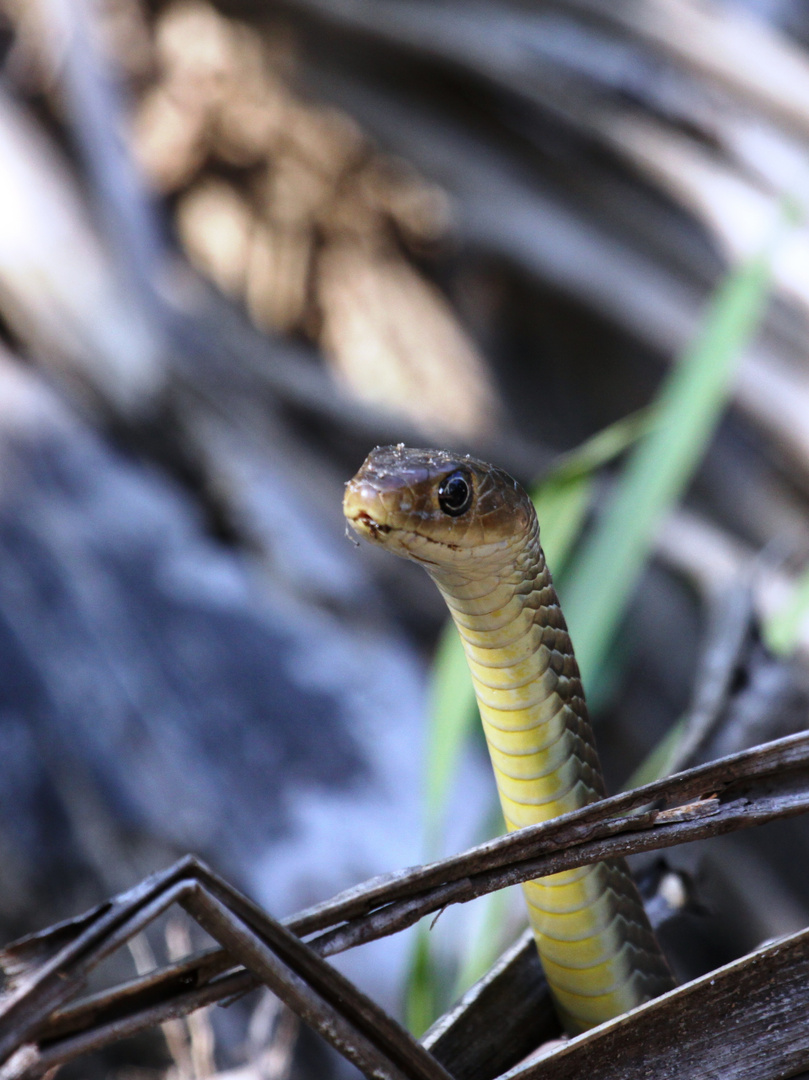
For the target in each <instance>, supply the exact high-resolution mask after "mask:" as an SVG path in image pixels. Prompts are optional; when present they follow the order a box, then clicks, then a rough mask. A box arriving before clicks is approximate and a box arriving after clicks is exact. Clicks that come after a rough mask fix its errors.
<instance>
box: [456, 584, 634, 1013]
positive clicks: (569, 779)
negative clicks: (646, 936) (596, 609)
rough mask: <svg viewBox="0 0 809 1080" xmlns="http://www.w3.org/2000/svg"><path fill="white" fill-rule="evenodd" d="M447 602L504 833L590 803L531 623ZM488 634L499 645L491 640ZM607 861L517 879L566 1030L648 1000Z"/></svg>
mask: <svg viewBox="0 0 809 1080" xmlns="http://www.w3.org/2000/svg"><path fill="white" fill-rule="evenodd" d="M460 606H461V605H460V604H459V601H458V600H457V598H454V601H453V603H452V604H451V605H450V607H451V610H453V615H454V616H455V617H456V622H457V623H459V625H458V629H459V631H460V633H461V636H462V638H463V641H464V648H465V650H466V654H467V659H468V660H469V666H470V669H471V671H472V676H473V680H474V685H475V692H476V695H477V698H478V705H479V707H480V712H481V717H482V720H483V726H484V730H485V733H486V739H487V742H488V744H489V751H490V754H491V758H492V764H493V766H494V771H495V778H496V780H497V788H498V792H499V795H500V802H501V805H502V808H503V814H504V816H505V819H506V824H507V826H508V828H509V830H512V829H517V828H522V827H523V826H526V825H533V824H536V823H538V822H542V821H547V820H549V819H550V818H554V817H557V816H558V815H559V814H563V813H566V812H567V811H569V810H574V809H577V808H578V807H580V806H583V805H586V804H587V803H588V802H590V801H592V798H593V794H592V791H591V790H590V789H589V788H588V787H587V784H586V782H585V780H584V779H583V768H582V763H581V762H580V761H579V759H578V758H577V756H576V752H575V745H574V739H573V736H572V735H571V732H570V730H569V719H570V718H569V717H568V715H567V712H566V711H567V710H568V709H569V708H570V706H569V705H567V704H566V703H565V702H564V701H563V700H562V698H561V697H560V695H559V694H558V693H557V692H556V686H557V683H558V677H557V675H556V674H555V673H554V671H553V670H552V667H551V666H550V653H549V650H548V649H547V647H546V646H544V645H541V644H539V635H538V632H537V630H538V628H537V627H536V626H535V625H527V624H526V623H525V622H524V621H522V625H520V623H521V620H520V619H517V620H515V623H516V626H515V628H514V632H513V633H511V634H509V624H508V621H507V620H504V619H503V617H502V615H503V611H502V609H500V610H491V609H490V611H489V613H488V615H484V614H477V613H476V612H475V613H471V612H468V611H459V610H458V608H459V607H460ZM493 639H494V640H495V641H497V640H502V641H503V644H502V645H500V646H499V647H494V646H493V644H492V641H493ZM616 873H620V871H617V870H616V869H615V868H614V867H613V868H612V869H611V868H610V865H609V864H604V863H600V864H597V865H595V866H587V867H581V868H579V869H576V870H571V871H566V872H564V873H561V874H555V875H553V876H551V877H548V878H544V879H542V880H539V881H531V882H527V883H526V884H525V885H524V886H523V890H524V893H525V897H526V900H527V902H528V911H529V917H530V920H531V924H532V927H533V930H534V934H535V937H536V940H537V946H538V949H539V952H540V956H541V958H542V964H543V968H544V970H545V974H546V976H547V978H548V982H549V984H550V986H551V990H552V992H553V995H554V997H555V999H556V1003H557V1006H558V1008H559V1010H560V1012H561V1014H562V1019H563V1021H564V1023H565V1026H566V1027H567V1029H568V1030H569V1031H571V1032H574V1033H575V1032H577V1031H581V1030H584V1029H586V1028H588V1027H592V1026H593V1025H594V1024H599V1023H601V1022H602V1021H604V1020H608V1019H611V1018H612V1017H614V1016H617V1015H619V1014H620V1013H622V1012H625V1011H626V1010H627V1009H629V1008H632V1007H633V1006H635V1005H637V1004H639V1003H640V1002H641V1001H643V1000H645V999H646V997H648V996H649V995H648V994H645V993H644V991H643V987H642V986H641V985H639V984H640V983H642V981H643V979H642V976H640V975H638V973H637V972H636V971H635V959H636V957H635V955H634V954H633V947H632V943H631V938H632V924H631V918H630V919H629V920H628V919H627V918H625V916H624V914H623V913H622V912H621V911H620V910H619V906H620V905H619V904H617V903H616V897H615V895H614V890H613V888H612V880H613V877H614V875H615V874H616Z"/></svg>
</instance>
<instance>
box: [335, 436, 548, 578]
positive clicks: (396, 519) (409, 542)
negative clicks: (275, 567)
mask: <svg viewBox="0 0 809 1080" xmlns="http://www.w3.org/2000/svg"><path fill="white" fill-rule="evenodd" d="M343 512H344V513H345V516H346V519H347V520H348V523H349V525H350V526H351V528H352V529H353V530H354V531H355V532H356V533H357V534H358V535H359V536H361V537H364V538H365V539H366V540H370V541H371V542H373V543H377V544H381V545H383V546H384V547H386V548H388V549H389V550H390V551H392V552H394V553H395V554H397V555H402V556H404V557H405V558H408V559H413V560H415V561H416V562H420V563H423V564H424V565H425V566H426V568H427V569H428V570H429V571H430V572H431V573H433V574H437V575H440V574H441V572H442V571H446V572H458V573H462V574H464V576H469V577H476V576H478V574H479V573H481V574H488V573H490V572H491V570H492V563H493V562H494V563H497V562H500V561H508V560H509V558H511V559H512V560H513V553H514V549H515V547H517V546H519V545H521V544H522V542H523V540H524V537H525V535H526V532H527V531H528V530H530V529H531V528H532V527H533V526H534V525H535V522H536V518H535V515H534V510H533V506H532V504H531V500H530V499H529V498H528V496H527V495H526V493H525V492H524V491H523V489H522V488H521V487H520V485H519V484H518V483H517V481H516V480H514V479H512V477H510V476H509V475H508V473H505V472H503V470H502V469H497V468H495V467H494V466H493V465H487V464H486V463H485V462H483V461H478V460H476V459H475V458H472V457H468V456H459V455H456V454H452V453H450V452H448V451H446V450H415V449H413V448H411V447H408V446H404V445H403V444H401V443H399V444H398V445H397V446H378V447H377V448H376V449H375V450H372V451H371V453H370V454H369V455H368V457H367V458H366V459H365V461H364V462H363V465H362V467H361V469H360V470H359V472H358V473H357V475H356V476H355V477H354V478H353V480H349V482H348V484H347V485H346V492H345V498H344V500H343Z"/></svg>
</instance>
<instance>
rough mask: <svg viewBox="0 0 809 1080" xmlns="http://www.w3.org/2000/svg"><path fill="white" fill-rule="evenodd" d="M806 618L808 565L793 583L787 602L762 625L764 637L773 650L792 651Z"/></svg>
mask: <svg viewBox="0 0 809 1080" xmlns="http://www.w3.org/2000/svg"><path fill="white" fill-rule="evenodd" d="M807 619H809V567H807V568H806V570H804V572H803V574H801V576H800V578H799V579H798V581H797V582H796V583H795V588H794V590H793V592H792V596H791V597H790V598H789V600H788V601H787V603H786V604H785V605H784V606H783V607H782V608H781V610H780V611H778V612H777V613H776V614H775V615H773V616H772V617H771V618H770V619H769V620H768V622H767V623H766V625H765V627H764V637H765V639H766V641H767V644H768V645H769V647H770V648H771V649H772V650H773V652H776V653H780V654H786V653H790V652H792V650H793V649H794V648H795V645H796V644H797V641H798V637H799V635H800V632H801V629H802V627H803V625H804V623H805V622H806V621H807Z"/></svg>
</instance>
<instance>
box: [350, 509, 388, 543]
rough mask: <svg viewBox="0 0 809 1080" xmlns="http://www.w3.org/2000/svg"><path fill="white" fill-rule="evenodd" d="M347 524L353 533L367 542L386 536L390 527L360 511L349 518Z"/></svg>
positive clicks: (364, 511)
mask: <svg viewBox="0 0 809 1080" xmlns="http://www.w3.org/2000/svg"><path fill="white" fill-rule="evenodd" d="M349 522H350V524H351V526H352V528H353V529H354V531H355V532H358V533H359V534H360V536H365V537H366V538H367V539H369V540H378V539H379V538H380V536H387V534H388V533H389V532H390V525H384V524H383V523H382V522H380V521H377V520H376V519H375V518H373V517H371V515H370V514H369V513H368V511H367V510H360V511H359V512H358V513H356V514H355V515H354V516H353V517H351V518H349Z"/></svg>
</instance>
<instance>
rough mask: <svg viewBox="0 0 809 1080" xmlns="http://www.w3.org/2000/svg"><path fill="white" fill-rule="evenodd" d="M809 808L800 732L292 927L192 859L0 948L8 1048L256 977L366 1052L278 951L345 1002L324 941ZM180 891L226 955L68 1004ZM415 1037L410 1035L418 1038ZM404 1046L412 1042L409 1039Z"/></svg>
mask: <svg viewBox="0 0 809 1080" xmlns="http://www.w3.org/2000/svg"><path fill="white" fill-rule="evenodd" d="M807 809H809V734H800V735H796V736H791V737H789V738H786V739H781V740H778V741H777V742H774V743H769V744H766V745H764V746H761V747H757V748H755V749H754V750H751V751H746V752H744V753H741V754H736V755H733V756H732V757H729V758H724V759H722V760H720V761H717V762H712V763H711V764H709V765H704V766H700V767H699V768H696V769H692V770H689V771H688V772H685V773H681V774H679V775H678V776H674V777H670V778H668V779H666V780H662V781H658V782H657V783H654V784H649V785H647V786H646V787H643V788H638V789H636V790H634V791H631V792H628V793H626V794H623V795H618V796H615V797H613V798H611V799H606V800H604V801H603V802H601V803H597V804H594V805H593V806H590V807H587V808H586V809H584V810H580V811H576V812H574V813H571V814H567V815H565V816H564V817H562V818H560V819H558V820H557V821H554V822H549V823H547V824H545V825H540V826H534V827H532V828H529V829H524V830H522V831H521V832H519V833H513V834H511V835H509V836H505V837H501V838H499V839H497V840H493V841H490V842H489V843H486V844H482V845H480V846H479V847H477V848H474V849H472V850H471V851H468V852H465V853H464V854H462V855H458V856H453V857H451V858H449V859H445V860H442V861H440V862H438V863H433V864H430V865H427V866H423V867H416V868H414V869H411V870H407V871H401V872H399V873H395V874H391V875H386V876H384V877H382V878H377V879H374V880H372V881H370V882H367V883H365V884H364V885H361V886H358V887H356V888H355V889H352V890H349V891H348V892H346V893H343V894H341V895H340V896H338V897H335V898H334V899H333V900H330V901H327V902H326V903H324V904H321V905H318V906H317V907H315V908H312V909H309V910H308V911H306V912H302V913H300V914H299V915H297V916H293V917H292V918H290V919H289V920H288V921H287V925H286V927H282V926H281V924H278V923H276V922H275V921H274V920H272V919H270V918H269V917H268V916H267V915H265V913H264V912H262V911H261V910H260V909H259V908H258V907H257V906H256V905H255V904H253V903H252V902H251V901H249V900H248V899H246V898H245V897H243V896H241V895H240V894H238V893H237V892H235V890H232V889H231V888H230V887H229V886H228V885H227V884H226V883H225V882H223V881H221V879H219V878H217V877H216V876H215V875H213V874H212V873H211V872H210V871H209V870H208V869H207V868H205V867H203V866H201V865H200V864H199V863H197V862H196V860H193V859H190V858H189V859H185V860H182V861H181V862H180V863H178V864H177V865H176V866H175V867H173V868H171V869H170V870H168V871H166V872H165V873H163V874H159V875H155V876H154V877H153V878H150V879H148V880H147V881H145V882H144V883H142V884H141V885H139V886H137V887H136V888H135V889H132V890H129V891H128V892H127V893H124V894H122V895H121V896H119V897H116V898H115V899H114V900H112V901H111V902H110V903H109V904H107V905H103V906H102V907H100V908H97V909H95V910H94V911H92V912H90V913H88V914H87V915H84V916H81V917H80V918H78V919H76V920H73V921H72V922H70V923H65V924H60V925H59V926H57V927H54V928H51V929H50V930H46V931H43V932H42V933H40V934H36V935H32V936H30V937H28V938H25V939H22V940H21V941H20V942H18V943H16V944H14V945H12V946H9V948H8V949H7V950H6V951H5V953H4V954H2V957H0V959H1V960H2V963H3V966H4V970H5V971H6V973H7V975H8V976H9V978H10V989H9V992H8V994H7V996H6V1000H5V1002H4V1003H3V1008H2V1011H0V1053H2V1054H4V1055H6V1056H7V1055H9V1054H10V1053H13V1052H14V1051H15V1050H17V1049H18V1048H19V1047H20V1045H22V1044H24V1043H30V1042H32V1041H34V1042H37V1043H38V1044H39V1047H40V1050H39V1056H38V1057H37V1063H38V1064H37V1066H36V1069H35V1070H34V1071H31V1070H30V1069H29V1071H28V1072H26V1073H25V1075H26V1076H29V1075H30V1076H32V1077H33V1076H34V1075H39V1074H40V1072H41V1071H42V1069H44V1067H45V1065H46V1064H47V1066H48V1067H50V1065H51V1064H55V1063H57V1062H58V1061H63V1060H66V1059H67V1058H69V1057H72V1056H74V1055H75V1054H76V1053H79V1052H81V1051H83V1050H84V1049H87V1048H89V1047H94V1046H99V1045H103V1043H104V1042H106V1041H108V1040H110V1039H113V1038H120V1037H121V1036H122V1035H123V1034H129V1033H131V1032H133V1031H136V1030H140V1029H141V1028H143V1027H145V1026H149V1025H151V1024H154V1023H156V1022H158V1021H161V1020H163V1019H166V1018H168V1017H171V1016H178V1015H183V1014H184V1013H187V1012H189V1011H191V1010H192V1009H194V1008H198V1007H199V1006H200V1005H202V1004H207V1003H209V1002H211V1001H215V1000H221V999H222V998H226V997H228V996H231V995H232V994H234V993H239V992H242V991H243V990H245V989H247V988H248V987H250V986H251V985H255V984H256V982H257V981H259V980H260V981H262V982H265V983H266V984H267V985H270V986H272V988H273V989H275V990H276V992H278V993H279V996H281V997H282V998H284V1000H288V999H293V1000H291V1001H290V1003H291V1004H293V1005H294V1006H295V1007H297V1009H298V1010H299V1011H301V1015H304V1016H305V1018H307V1019H308V1020H309V1021H310V1022H312V1023H313V1024H314V1025H315V1026H316V1027H319V1028H321V1029H324V1030H327V1035H328V1034H329V1032H330V1033H331V1037H333V1041H336V1042H338V1043H339V1044H340V1045H341V1046H342V1048H343V1049H344V1050H347V1052H349V1054H355V1057H356V1055H358V1054H360V1051H358V1050H356V1046H355V1045H354V1043H352V1042H351V1036H350V1035H349V1036H345V1032H344V1031H343V1032H342V1034H341V1032H340V1031H338V1032H337V1034H336V1035H335V1031H336V1028H335V1027H334V1024H337V1026H338V1027H340V1024H341V1023H342V1022H343V1021H342V1020H341V1021H340V1022H339V1023H338V1021H336V1020H334V1018H333V1017H326V1018H325V1019H324V1016H323V1014H322V1011H321V1012H319V1011H318V1010H319V1008H320V1007H319V1006H315V1005H313V1003H312V1001H311V999H310V998H309V996H308V994H307V993H306V992H304V991H303V990H302V989H301V987H300V986H298V985H297V983H296V986H297V990H295V992H294V993H293V991H292V990H290V989H289V987H288V986H287V984H286V983H285V982H284V979H283V978H282V976H281V975H279V974H278V970H277V964H276V961H277V962H278V963H281V964H284V963H286V964H287V965H288V967H289V968H290V970H294V972H295V973H296V979H298V980H300V979H303V980H304V984H305V985H309V986H315V987H316V988H317V990H318V993H319V994H320V996H321V997H324V998H325V999H326V1001H327V1008H330V1007H331V1006H330V1005H329V1004H328V1003H329V1002H332V1003H334V1002H335V1000H337V998H340V995H341V994H348V999H344V998H340V1000H341V1002H343V1004H344V1002H345V1000H351V1001H353V1000H354V999H352V998H351V993H350V991H348V990H347V989H346V987H345V986H344V985H343V983H341V982H340V980H339V979H338V980H337V983H334V982H333V981H332V979H331V973H332V969H331V968H330V967H329V966H327V965H324V964H323V962H322V961H321V960H320V958H319V956H318V954H320V956H323V955H331V954H334V953H336V952H339V951H341V950H343V949H347V948H351V947H353V946H355V945H357V944H360V943H362V942H365V941H370V940H373V939H375V938H378V937H382V936H385V935H387V934H390V933H393V932H395V931H396V930H398V929H401V928H402V927H404V926H408V925H410V924H411V923H413V922H414V921H416V920H417V919H418V918H420V917H422V916H423V915H425V914H429V913H431V912H434V911H437V910H440V909H441V908H443V907H444V906H445V905H446V904H448V903H460V902H464V901H466V900H469V899H472V898H474V897H476V896H479V895H482V894H483V893H484V892H489V891H492V890H494V889H497V888H501V887H503V886H504V885H508V884H513V883H515V882H518V881H525V880H528V879H529V878H532V877H537V876H541V875H542V874H547V873H553V872H556V871H558V870H561V869H568V868H572V867H574V866H580V865H583V864H585V863H588V862H592V861H594V860H596V859H600V858H605V857H608V856H612V855H619V854H620V855H627V854H632V853H634V852H639V851H647V850H650V849H656V848H662V847H667V846H670V845H672V844H677V843H683V842H686V841H691V840H695V839H700V838H703V837H707V836H715V835H719V834H722V833H725V832H730V831H733V830H735V829H740V828H746V827H749V826H751V825H755V824H761V823H763V822H765V821H771V820H774V819H777V818H783V817H790V816H793V815H795V814H799V813H802V812H804V811H805V810H807ZM200 896H203V899H200ZM174 902H179V903H181V904H182V905H183V906H185V907H186V908H187V909H188V910H189V911H190V912H191V913H192V914H194V916H195V917H197V918H198V919H199V921H200V922H201V923H202V924H203V925H204V926H206V928H208V929H209V930H210V931H211V932H212V933H213V934H214V936H215V937H217V938H218V939H219V940H220V941H222V942H223V944H225V946H226V949H227V950H228V952H227V954H225V953H223V952H208V953H205V954H203V955H201V956H199V957H194V958H191V959H189V960H188V961H184V962H183V963H182V964H174V965H172V966H171V967H170V968H168V969H165V970H164V971H161V972H158V973H155V974H153V975H149V976H146V977H144V978H142V979H138V980H134V981H133V982H131V983H129V984H127V985H126V986H124V987H120V988H118V989H116V990H114V991H112V992H111V993H110V994H108V995H101V996H98V995H96V996H95V997H94V998H92V999H89V1000H87V1001H85V1002H82V1003H80V1004H79V1005H77V1006H75V1007H72V1008H70V1009H68V1008H65V1007H64V1006H65V1005H66V1003H67V1001H69V1000H70V998H71V997H73V996H74V995H75V993H76V992H77V991H78V990H79V989H80V988H81V985H82V983H83V980H84V978H85V977H86V974H87V972H88V971H89V970H90V968H92V967H93V966H95V964H97V963H98V962H99V961H100V960H101V959H103V957H104V956H107V955H109V953H110V952H111V951H112V950H113V949H115V948H117V947H118V946H119V945H120V944H121V943H122V942H123V941H125V940H126V939H127V938H129V937H131V936H132V935H133V934H134V933H137V932H138V931H139V930H140V929H142V928H143V927H144V926H145V925H147V924H148V923H149V922H150V921H151V920H152V919H154V918H155V917H156V916H157V915H158V914H160V913H161V912H162V911H164V910H165V909H166V908H167V907H168V906H169V905H170V904H172V903H174ZM225 910H227V911H229V912H230V913H231V917H232V918H235V919H236V920H237V922H238V927H239V929H237V930H234V929H233V926H231V924H230V923H228V918H227V916H226V915H225V914H223V911H225ZM315 933H319V934H320V936H319V937H316V938H315V939H314V940H312V941H310V942H309V944H308V945H304V944H303V943H301V942H300V941H299V940H298V938H297V937H295V936H294V935H311V934H315ZM259 939H260V940H259ZM245 942H246V943H245ZM268 942H269V943H270V944H271V945H272V949H273V950H274V951H273V953H272V955H273V956H274V957H275V958H276V959H275V960H272V961H270V960H269V959H268V958H267V955H266V954H265V953H264V952H263V951H262V950H263V949H264V948H265V947H266V944H267V943H268ZM246 957H247V958H248V959H249V962H248V960H246V959H245V958H246ZM279 958H280V959H279ZM239 962H241V963H243V964H245V966H247V967H249V968H250V974H248V973H247V972H245V971H240V970H237V964H238V963H239ZM273 965H275V966H273ZM327 973H328V974H327ZM307 980H308V981H307ZM343 982H344V981H343ZM296 995H299V996H296ZM341 1007H342V1006H341ZM349 1014H350V1025H351V1024H353V1025H354V1026H357V1025H359V1028H361V1029H362V1030H361V1031H360V1036H361V1038H360V1041H362V1039H364V1038H366V1037H367V1035H368V1025H370V1028H371V1029H373V1031H376V1027H375V1025H376V1023H377V1021H379V1023H381V1025H382V1029H383V1034H384V1031H385V1030H387V1034H388V1037H389V1038H391V1039H393V1042H394V1043H396V1039H397V1038H399V1030H400V1029H398V1025H394V1026H393V1027H391V1026H390V1025H393V1021H390V1018H380V1015H379V1010H376V1007H375V1006H372V1004H371V1003H370V1002H367V1000H366V999H364V998H361V999H357V1002H356V1007H355V1008H354V1009H353V1011H352V1010H351V1009H349ZM332 1021H334V1023H332ZM330 1024H331V1025H332V1026H331V1027H329V1025H330ZM363 1025H365V1027H363ZM345 1037H347V1038H348V1043H347V1044H346V1043H345ZM444 1038H447V1036H446V1035H444ZM397 1045H398V1044H397ZM404 1045H405V1046H409V1045H410V1044H409V1042H408V1041H407V1039H406V1040H405V1044H404ZM363 1046H364V1044H363ZM366 1049H367V1047H366ZM364 1052H365V1050H363V1051H362V1053H364ZM397 1052H399V1053H401V1052H402V1051H401V1047H400V1048H399V1051H397ZM40 1066H41V1067H40ZM418 1075H421V1074H418Z"/></svg>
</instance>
